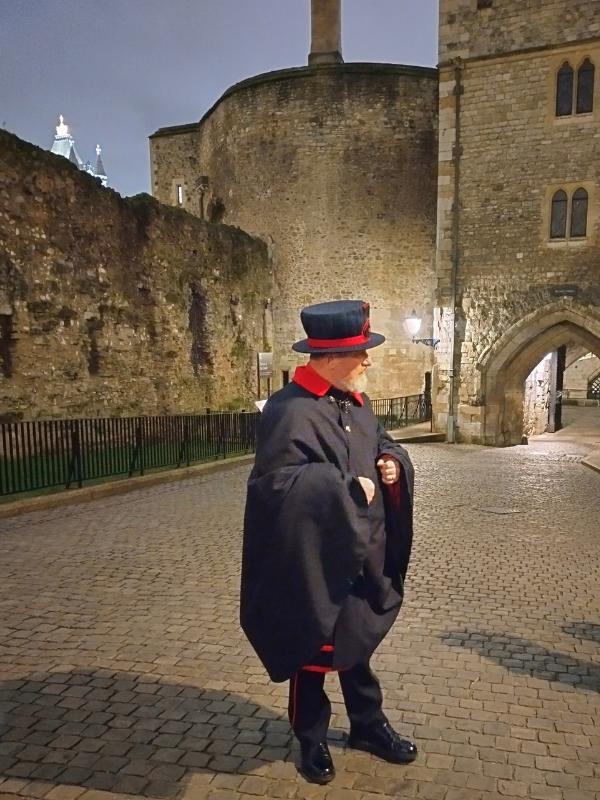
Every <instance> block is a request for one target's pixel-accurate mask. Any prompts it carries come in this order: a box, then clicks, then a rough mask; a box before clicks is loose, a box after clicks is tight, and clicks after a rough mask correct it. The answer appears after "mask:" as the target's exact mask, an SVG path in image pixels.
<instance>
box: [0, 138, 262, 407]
mask: <svg viewBox="0 0 600 800" xmlns="http://www.w3.org/2000/svg"><path fill="white" fill-rule="evenodd" d="M270 280H271V278H270V274H269V260H268V254H267V249H266V246H265V245H264V244H263V243H262V242H260V241H258V240H256V239H253V238H251V237H250V236H248V235H246V234H245V233H243V232H242V231H240V230H236V229H234V228H229V227H226V226H223V225H212V224H208V223H206V222H201V221H200V220H199V219H197V218H196V217H194V216H192V215H190V214H187V213H185V212H184V211H180V210H177V209H173V208H169V207H165V206H161V205H160V204H159V203H158V202H157V201H156V200H154V199H153V198H151V197H149V196H147V195H140V196H138V197H135V198H132V199H129V200H124V199H122V198H121V197H120V196H119V195H118V194H116V193H115V192H113V191H111V190H108V189H103V188H102V187H100V186H99V184H98V182H97V181H95V180H94V179H93V178H91V177H90V176H88V175H86V174H84V173H82V172H80V171H79V170H78V169H76V168H75V167H74V166H73V165H71V164H70V163H69V162H68V161H67V160H66V159H63V158H61V157H59V156H54V155H52V154H50V153H47V152H46V151H43V150H40V149H38V148H36V147H34V146H33V145H30V144H27V143H25V142H22V141H21V140H19V139H18V138H17V137H15V136H13V135H11V134H8V133H7V132H5V131H0V369H1V373H0V415H2V417H3V418H5V419H6V418H11V419H18V418H25V419H31V418H39V417H71V416H83V415H91V416H96V415H102V416H112V415H128V414H138V413H142V414H156V413H173V412H192V411H196V412H197V411H202V410H204V409H205V408H206V406H212V407H213V408H218V407H225V406H236V407H240V406H243V405H246V406H247V404H248V403H249V402H250V401H251V399H252V398H253V397H254V396H255V391H256V388H255V366H254V365H255V361H254V358H255V356H254V354H255V352H256V350H261V349H263V347H264V342H263V322H264V319H263V317H264V304H265V300H266V298H268V297H269V295H270V293H271V287H270Z"/></svg>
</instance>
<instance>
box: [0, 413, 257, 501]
mask: <svg viewBox="0 0 600 800" xmlns="http://www.w3.org/2000/svg"><path fill="white" fill-rule="evenodd" d="M257 419H258V413H256V412H216V413H211V414H203V415H198V416H195V415H180V416H179V415H178V416H164V417H122V418H97V419H70V420H34V421H32V422H13V423H3V424H1V425H0V496H6V495H12V494H17V493H19V492H32V491H37V490H40V489H47V488H51V487H59V486H62V487H64V488H65V489H69V488H70V487H71V486H73V485H77V486H79V487H81V486H82V485H83V484H84V483H85V482H87V481H94V480H99V479H103V478H110V477H118V476H129V477H131V476H132V475H135V474H138V475H143V474H144V472H145V471H148V470H152V469H159V468H161V467H181V466H184V465H186V466H189V465H190V464H191V463H193V462H201V461H210V460H215V459H219V458H226V457H228V456H235V455H243V454H245V453H249V452H253V451H254V445H255V441H256V423H257Z"/></svg>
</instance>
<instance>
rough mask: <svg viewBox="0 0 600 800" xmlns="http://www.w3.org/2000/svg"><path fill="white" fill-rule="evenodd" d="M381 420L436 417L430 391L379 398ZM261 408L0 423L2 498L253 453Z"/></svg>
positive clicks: (391, 424)
mask: <svg viewBox="0 0 600 800" xmlns="http://www.w3.org/2000/svg"><path fill="white" fill-rule="evenodd" d="M372 403H373V409H374V411H375V414H376V415H377V417H378V418H379V420H380V422H381V424H382V425H383V426H384V427H386V428H388V429H393V428H401V427H404V426H406V425H411V424H413V423H416V422H424V421H426V420H429V419H431V406H430V404H429V403H428V402H427V401H426V399H425V396H424V395H414V396H412V397H393V398H391V399H387V400H373V401H372ZM258 418H259V414H258V413H257V412H244V411H236V412H214V413H210V414H202V415H177V416H164V417H121V418H96V419H68V420H34V421H32V422H12V423H2V424H0V497H7V496H10V495H14V494H19V493H21V492H35V491H40V490H42V489H49V488H56V487H64V488H65V489H69V488H71V487H72V486H79V487H81V486H83V484H84V483H86V482H89V481H97V480H102V479H106V478H111V477H119V476H129V477H131V476H133V475H143V474H144V472H146V471H149V470H153V469H160V468H165V467H181V466H189V465H190V464H192V463H199V462H203V461H212V460H215V459H220V458H227V457H228V456H236V455H243V454H246V453H252V452H254V448H255V444H256V427H257V422H258Z"/></svg>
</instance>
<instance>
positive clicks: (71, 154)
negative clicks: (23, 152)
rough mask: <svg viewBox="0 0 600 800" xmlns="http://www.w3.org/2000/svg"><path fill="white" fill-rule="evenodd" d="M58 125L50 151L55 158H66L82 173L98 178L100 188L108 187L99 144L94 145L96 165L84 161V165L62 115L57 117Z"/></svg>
mask: <svg viewBox="0 0 600 800" xmlns="http://www.w3.org/2000/svg"><path fill="white" fill-rule="evenodd" d="M58 119H59V124H58V125H57V126H56V134H55V136H54V141H53V142H52V147H51V148H50V151H51V152H52V153H54V154H55V155H57V156H63V158H68V159H69V161H70V162H71V163H73V164H75V166H76V167H78V169H81V170H83V171H84V172H87V173H89V174H90V175H92V176H93V177H94V178H99V180H100V181H101V183H102V186H107V185H108V177H107V175H106V170H105V169H104V164H103V162H102V157H101V155H100V154H101V152H102V149H101V147H100V145H99V144H97V145H96V164H95V166H92V163H91V161H86V162H85V163H84V162H83V161H82V160H81V158H80V156H79V153H78V152H77V149H76V147H75V140H74V139H73V137H72V136H71V134H70V132H69V126H68V125H66V124H65V121H64V118H63V115H62V114H60V116H59V118H58Z"/></svg>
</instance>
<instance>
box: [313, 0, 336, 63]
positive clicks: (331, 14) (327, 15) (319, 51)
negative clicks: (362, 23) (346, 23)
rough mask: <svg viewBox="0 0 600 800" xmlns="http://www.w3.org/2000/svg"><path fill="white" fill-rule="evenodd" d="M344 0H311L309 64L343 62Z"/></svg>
mask: <svg viewBox="0 0 600 800" xmlns="http://www.w3.org/2000/svg"><path fill="white" fill-rule="evenodd" d="M343 60H344V59H343V58H342V0H311V45H310V53H309V55H308V63H309V64H341V63H342V62H343Z"/></svg>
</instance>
